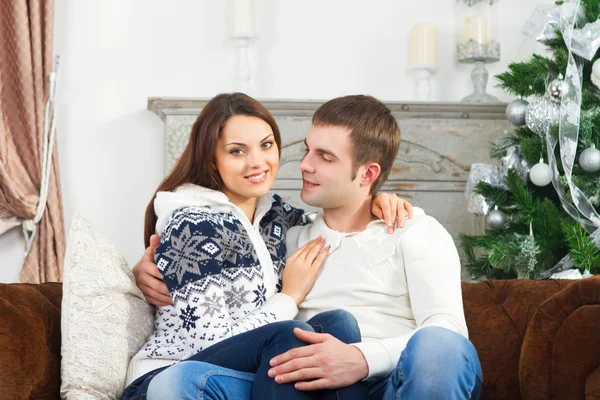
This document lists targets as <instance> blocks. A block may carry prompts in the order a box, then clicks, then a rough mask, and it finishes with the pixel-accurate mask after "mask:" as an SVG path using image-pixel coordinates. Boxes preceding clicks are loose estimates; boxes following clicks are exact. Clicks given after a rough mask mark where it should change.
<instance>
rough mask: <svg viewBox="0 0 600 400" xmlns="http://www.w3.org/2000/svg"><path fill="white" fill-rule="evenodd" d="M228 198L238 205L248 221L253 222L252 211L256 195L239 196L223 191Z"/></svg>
mask: <svg viewBox="0 0 600 400" xmlns="http://www.w3.org/2000/svg"><path fill="white" fill-rule="evenodd" d="M223 193H225V194H226V195H227V197H228V198H229V201H230V202H232V203H233V204H235V205H236V206H238V207H239V208H240V209H241V210H242V211H243V212H244V214H246V216H247V217H248V220H249V221H250V223H254V212H255V211H256V204H257V203H258V198H257V197H247V198H240V197H238V196H235V195H233V194H231V193H228V192H226V191H223Z"/></svg>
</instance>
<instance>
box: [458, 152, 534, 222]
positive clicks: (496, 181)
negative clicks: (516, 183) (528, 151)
mask: <svg viewBox="0 0 600 400" xmlns="http://www.w3.org/2000/svg"><path fill="white" fill-rule="evenodd" d="M509 169H514V170H516V171H517V172H518V173H519V176H520V177H521V179H523V181H525V180H526V179H527V174H528V173H529V170H530V169H531V165H529V163H528V162H527V160H525V159H524V158H523V156H522V155H521V151H520V150H519V148H518V147H517V146H511V147H509V148H508V149H506V156H504V157H502V163H501V166H500V167H498V166H496V165H490V164H472V165H471V171H470V172H469V177H468V179H467V185H466V187H465V196H466V198H467V199H468V200H469V204H468V205H467V210H468V211H469V212H470V213H471V214H475V215H479V216H482V215H487V213H488V212H489V211H490V209H491V208H492V206H493V204H492V202H490V201H488V200H487V199H486V198H485V197H483V196H482V195H480V194H477V193H475V186H477V184H478V183H479V182H482V181H483V182H487V183H489V184H490V185H492V186H495V187H500V188H502V189H506V188H507V187H506V183H505V177H506V174H507V173H508V170H509Z"/></svg>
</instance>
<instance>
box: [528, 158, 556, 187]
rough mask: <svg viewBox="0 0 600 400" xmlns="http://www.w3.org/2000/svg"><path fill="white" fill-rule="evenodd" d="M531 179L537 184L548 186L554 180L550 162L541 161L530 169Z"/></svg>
mask: <svg viewBox="0 0 600 400" xmlns="http://www.w3.org/2000/svg"><path fill="white" fill-rule="evenodd" d="M529 180H531V183H533V184H534V185H535V186H540V187H543V186H546V185H547V184H549V183H550V182H552V169H551V168H550V166H549V165H548V164H545V163H543V162H541V161H540V162H539V163H537V164H535V165H534V166H533V167H531V170H529Z"/></svg>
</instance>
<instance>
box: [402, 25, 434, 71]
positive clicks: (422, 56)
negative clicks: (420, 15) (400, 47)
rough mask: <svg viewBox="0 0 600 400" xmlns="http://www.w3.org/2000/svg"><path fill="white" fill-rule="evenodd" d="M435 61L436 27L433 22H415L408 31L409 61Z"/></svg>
mask: <svg viewBox="0 0 600 400" xmlns="http://www.w3.org/2000/svg"><path fill="white" fill-rule="evenodd" d="M437 61H438V55H437V28H436V27H435V25H433V24H427V23H421V24H416V25H415V26H413V28H412V30H411V32H410V59H409V63H410V64H411V65H415V64H437Z"/></svg>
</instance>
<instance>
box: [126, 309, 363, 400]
mask: <svg viewBox="0 0 600 400" xmlns="http://www.w3.org/2000/svg"><path fill="white" fill-rule="evenodd" d="M294 328H300V329H303V330H306V331H314V332H318V333H328V334H331V335H332V336H335V337H336V338H338V339H339V340H341V341H342V342H344V343H357V342H360V340H361V337H360V330H359V328H358V324H357V322H356V319H355V318H354V317H353V316H352V314H350V313H348V312H346V311H342V310H334V311H327V312H323V313H320V314H317V315H316V316H314V317H313V318H311V319H310V320H308V321H307V322H301V321H282V322H274V323H271V324H268V325H265V326H262V327H260V328H257V329H254V330H252V331H248V332H245V333H241V334H239V335H236V336H233V337H231V338H228V339H225V340H223V341H221V342H219V343H216V344H214V345H212V346H210V347H208V348H206V349H204V350H202V351H200V352H199V353H197V354H196V355H194V356H192V357H190V358H188V359H186V360H184V361H182V362H180V363H178V364H175V365H172V366H169V367H166V368H161V369H158V370H155V371H152V372H149V373H148V374H146V375H144V376H142V377H140V378H138V379H136V380H135V381H134V382H132V383H131V385H129V386H128V387H127V388H126V390H125V393H124V394H123V399H145V398H148V399H249V398H253V399H286V400H287V399H290V400H293V399H313V398H318V399H329V398H332V399H364V398H366V397H367V392H368V387H367V384H366V383H365V382H358V383H356V384H354V385H352V386H349V387H347V388H343V389H338V390H323V391H314V392H302V391H299V390H296V389H295V388H294V384H293V383H287V384H278V383H275V381H274V380H273V378H270V377H269V376H268V375H267V371H268V370H269V369H270V368H271V366H270V365H269V361H270V360H271V359H272V358H273V357H275V356H278V355H279V354H282V353H285V352H286V351H288V350H290V349H293V348H295V347H301V346H305V345H306V343H304V342H302V341H301V340H299V339H298V338H297V337H296V335H294V332H293V330H294Z"/></svg>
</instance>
